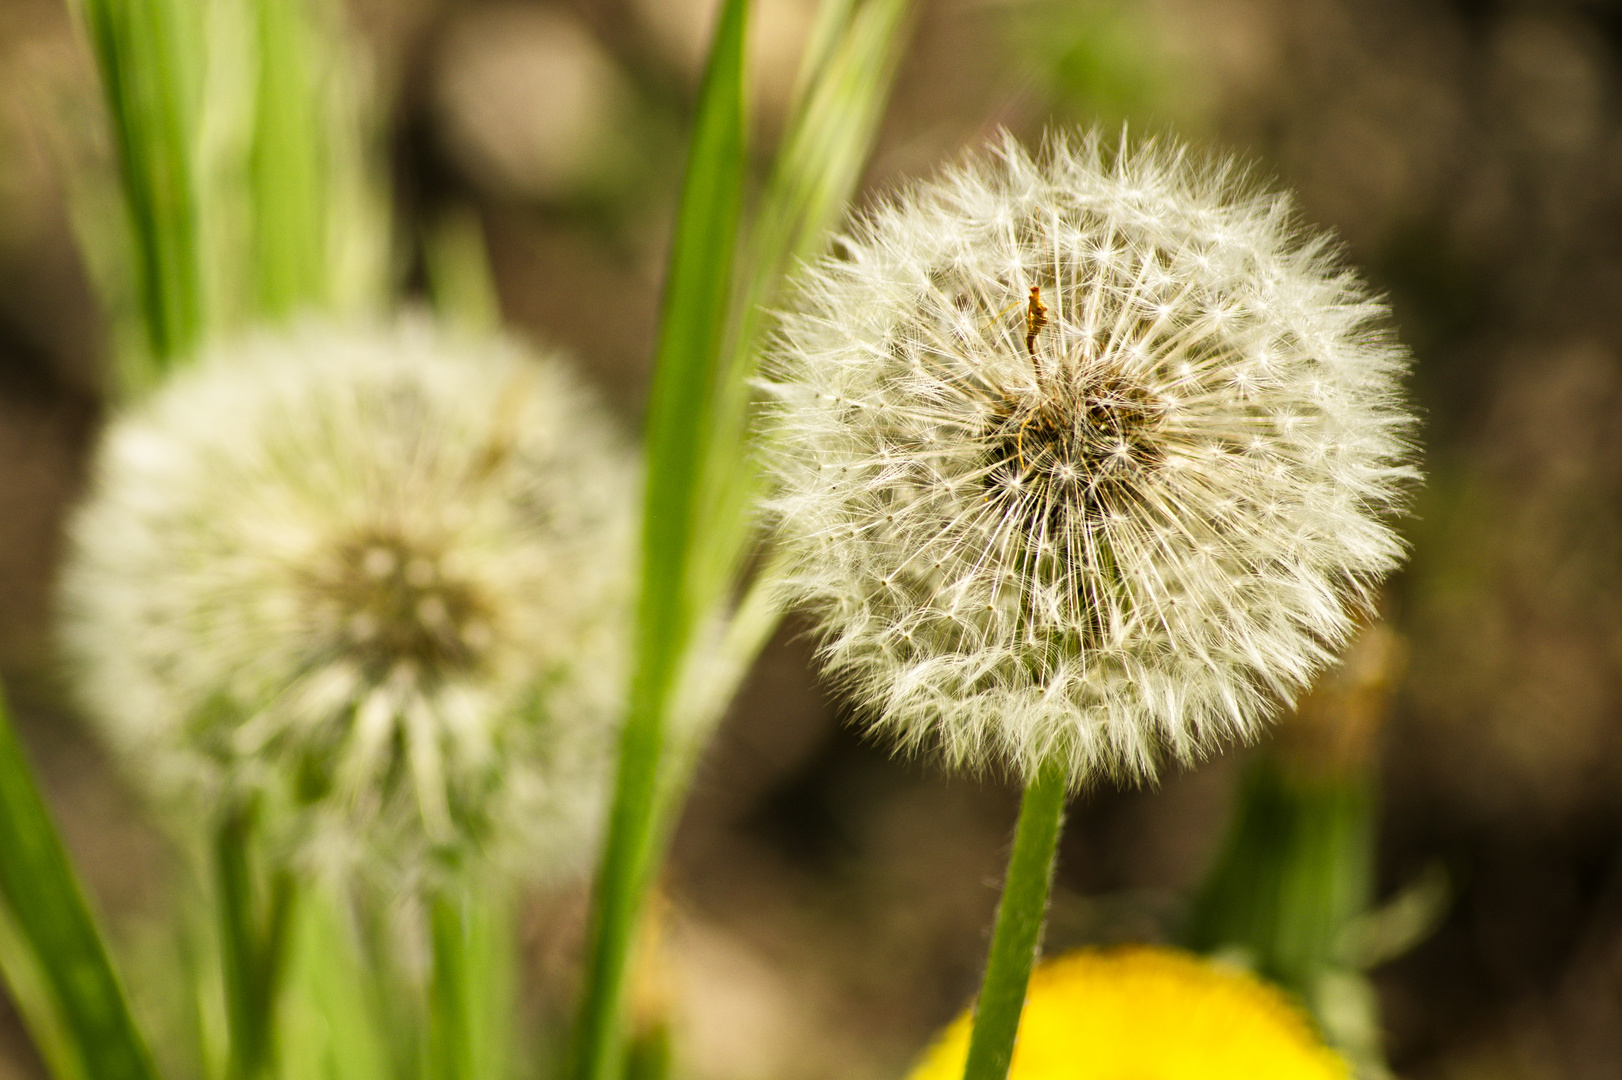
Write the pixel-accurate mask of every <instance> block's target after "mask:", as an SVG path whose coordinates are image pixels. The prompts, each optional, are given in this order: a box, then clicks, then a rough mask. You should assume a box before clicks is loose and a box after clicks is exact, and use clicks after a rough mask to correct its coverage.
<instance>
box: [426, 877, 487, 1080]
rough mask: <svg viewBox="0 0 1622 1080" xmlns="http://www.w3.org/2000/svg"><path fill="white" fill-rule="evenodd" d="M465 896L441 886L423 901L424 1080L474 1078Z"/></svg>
mask: <svg viewBox="0 0 1622 1080" xmlns="http://www.w3.org/2000/svg"><path fill="white" fill-rule="evenodd" d="M468 915H469V913H468V909H467V904H466V902H465V898H464V897H462V896H460V895H457V892H456V891H453V890H452V889H451V888H441V889H439V890H438V891H437V892H436V893H435V894H434V896H433V898H432V900H431V901H430V903H429V913H428V922H429V940H430V941H431V942H432V943H433V972H432V976H431V980H430V982H429V986H428V1070H427V1080H474V1078H475V1076H476V1075H477V1074H476V1073H475V1072H474V1069H473V1018H472V1012H471V1003H470V1002H469V1000H468V992H469V983H470V978H471V972H470V971H469V960H470V957H469V950H468V944H469V942H468V938H469V926H468Z"/></svg>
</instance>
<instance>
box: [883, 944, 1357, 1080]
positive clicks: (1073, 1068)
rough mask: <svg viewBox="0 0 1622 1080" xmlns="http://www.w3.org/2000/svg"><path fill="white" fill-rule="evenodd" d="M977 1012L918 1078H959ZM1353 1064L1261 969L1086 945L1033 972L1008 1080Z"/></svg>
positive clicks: (1241, 1075)
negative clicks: (1316, 1032) (1323, 1040)
mask: <svg viewBox="0 0 1622 1080" xmlns="http://www.w3.org/2000/svg"><path fill="white" fill-rule="evenodd" d="M972 1019H973V1017H972V1014H971V1012H970V1011H967V1010H966V1011H965V1012H964V1013H963V1015H961V1016H959V1017H958V1018H957V1019H956V1020H954V1021H953V1022H952V1024H951V1026H950V1027H948V1028H947V1029H946V1030H945V1032H943V1033H942V1035H941V1037H940V1038H939V1039H938V1040H937V1041H936V1043H935V1045H934V1046H932V1047H930V1049H929V1052H928V1053H927V1054H926V1055H925V1056H924V1059H923V1061H922V1062H920V1063H919V1065H918V1067H917V1068H916V1069H914V1070H913V1072H912V1075H911V1076H910V1077H909V1080H960V1078H961V1077H962V1075H963V1062H964V1058H965V1056H966V1055H967V1053H968V1046H969V1025H970V1023H971V1021H972ZM1349 1075H1350V1073H1349V1072H1348V1070H1347V1067H1346V1063H1345V1062H1344V1061H1342V1060H1341V1059H1340V1058H1339V1057H1337V1056H1336V1055H1335V1054H1334V1053H1333V1052H1332V1051H1330V1050H1329V1049H1327V1048H1326V1047H1325V1046H1324V1045H1323V1044H1322V1043H1321V1042H1319V1041H1318V1039H1317V1038H1316V1036H1315V1035H1314V1034H1313V1031H1312V1028H1311V1026H1310V1025H1309V1024H1308V1022H1307V1020H1306V1018H1305V1017H1304V1016H1303V1015H1301V1013H1300V1012H1299V1011H1297V1010H1296V1009H1295V1007H1294V1006H1292V1005H1291V1004H1290V1003H1289V1002H1288V1001H1287V1000H1286V999H1285V998H1284V996H1283V995H1282V994H1280V993H1279V992H1278V991H1277V990H1275V989H1273V988H1272V987H1270V986H1268V985H1267V984H1265V983H1263V982H1262V981H1261V980H1260V979H1257V978H1256V977H1254V976H1252V975H1249V974H1246V973H1243V972H1239V971H1234V970H1231V969H1226V968H1222V967H1218V966H1217V965H1215V964H1211V963H1209V962H1207V961H1205V960H1201V959H1199V958H1198V957H1195V956H1191V955H1188V954H1186V953H1181V952H1176V951H1174V950H1171V949H1161V948H1148V947H1140V946H1133V947H1128V948H1119V949H1108V950H1096V949H1086V950H1082V951H1080V952H1073V953H1069V954H1067V955H1065V956H1061V957H1059V958H1058V959H1056V960H1052V961H1049V962H1048V963H1045V964H1043V965H1042V966H1041V967H1039V968H1037V969H1036V971H1035V972H1034V973H1033V974H1032V975H1031V988H1030V992H1029V996H1028V997H1027V998H1026V1001H1025V1014H1024V1016H1023V1017H1022V1018H1021V1020H1020V1026H1019V1041H1018V1042H1017V1043H1016V1044H1015V1047H1014V1063H1013V1068H1012V1069H1010V1070H1009V1073H1008V1077H1009V1080H1127V1078H1130V1080H1230V1078H1231V1080H1346V1078H1347V1077H1348V1076H1349Z"/></svg>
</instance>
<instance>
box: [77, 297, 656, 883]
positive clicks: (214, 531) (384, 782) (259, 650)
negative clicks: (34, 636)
mask: <svg viewBox="0 0 1622 1080" xmlns="http://www.w3.org/2000/svg"><path fill="white" fill-rule="evenodd" d="M607 427H608V425H607V422H606V418H605V417H603V416H602V415H600V414H599V412H598V410H597V409H596V408H595V406H594V405H593V404H592V403H591V402H589V401H587V400H586V399H585V396H584V395H583V394H582V392H581V391H580V390H579V389H578V388H577V387H576V386H575V385H574V383H573V381H572V379H571V378H570V377H569V376H568V374H567V372H565V371H564V370H563V368H562V367H561V366H560V365H559V364H558V363H557V362H556V361H552V360H544V361H538V360H536V359H532V358H530V357H528V356H526V355H524V354H523V353H521V352H520V351H519V350H518V349H516V348H515V347H513V346H511V345H508V344H505V343H503V342H500V341H493V340H473V339H460V338H453V337H450V336H446V335H444V334H441V333H440V332H438V331H435V330H434V329H432V328H431V327H430V326H429V325H428V324H426V323H406V324H402V325H401V326H399V327H396V328H394V329H391V330H387V331H382V332H378V333H363V332H359V331H337V330H333V329H329V328H323V327H319V326H310V327H305V328H303V329H302V330H301V331H299V332H297V333H295V334H293V335H292V336H289V337H285V338H271V337H265V338H259V339H254V340H250V341H246V342H244V343H241V344H238V345H234V346H230V347H227V348H224V349H222V350H220V351H219V352H218V354H217V355H214V356H212V357H209V358H206V359H205V360H204V361H203V362H202V363H201V364H200V365H199V369H198V370H195V371H193V372H189V373H186V374H184V375H181V376H179V377H177V378H176V379H174V380H173V382H172V383H171V384H170V385H169V386H168V387H167V388H166V389H165V390H164V391H163V392H162V393H160V394H159V395H157V396H156V397H155V398H154V399H153V400H151V401H149V402H147V403H146V404H145V405H143V406H141V407H139V408H137V409H136V410H135V411H133V412H132V413H131V414H130V415H128V416H126V417H125V418H123V419H122V420H120V421H118V422H117V423H116V424H114V425H113V427H112V428H111V429H110V430H109V432H108V433H107V435H106V438H105V442H104V445H103V447H102V450H101V453H100V457H99V460H98V462H97V465H96V471H95V476H94V481H93V487H92V494H91V497H90V499H89V501H88V502H87V504H86V505H85V506H84V508H83V509H82V510H81V512H80V513H79V516H78V518H77V520H76V522H75V524H74V528H73V538H74V545H75V555H74V558H73V559H72V561H71V563H70V565H69V568H68V570H67V572H66V577H65V582H64V596H65V605H64V606H65V614H66V619H65V630H64V636H65V643H66V645H67V647H68V652H69V653H70V655H71V657H72V658H73V659H74V660H75V661H76V662H77V664H78V667H79V669H80V670H79V673H78V674H79V678H80V682H81V685H82V686H83V687H84V696H85V699H86V703H87V706H88V707H89V708H90V710H91V711H92V713H93V714H94V715H95V717H96V718H97V719H98V720H99V721H100V723H101V724H102V725H103V727H104V728H105V730H106V732H107V733H108V735H109V736H110V737H111V739H112V740H113V741H114V742H115V743H116V744H117V745H118V746H119V747H120V748H121V749H123V750H126V751H128V753H129V754H130V761H131V762H132V763H133V764H134V765H136V766H137V767H139V768H140V769H141V771H142V773H143V775H144V776H147V777H148V778H150V779H152V780H154V781H155V782H156V784H157V786H158V787H159V788H162V789H167V790H174V789H176V788H177V787H178V788H182V789H189V790H195V789H196V788H197V787H198V786H199V785H200V786H202V787H204V788H206V789H212V790H214V791H215V792H216V793H222V792H223V789H232V790H238V791H242V790H270V789H274V790H278V791H280V792H282V793H283V794H284V795H285V797H286V799H287V800H289V801H290V802H291V804H293V805H294V806H296V807H298V809H299V813H298V814H297V815H295V816H296V817H297V818H298V819H299V820H300V821H301V825H300V829H299V832H300V834H301V840H302V842H304V843H305V844H306V851H307V853H308V854H309V855H310V856H311V857H312V858H315V859H316V860H318V861H321V862H337V863H339V864H343V863H345V862H347V861H351V860H353V859H355V858H358V857H359V855H360V853H361V852H362V851H363V850H367V849H370V848H374V847H375V848H378V849H379V850H383V851H386V852H388V853H389V854H390V856H391V857H396V858H403V859H405V860H407V861H408V862H409V861H410V860H411V859H413V858H414V857H415V856H416V855H420V854H422V853H425V852H429V851H434V850H440V849H447V848H449V849H453V850H460V849H465V848H466V847H467V846H468V845H476V846H486V847H499V846H501V844H502V843H504V842H507V841H513V842H515V843H516V847H518V848H521V849H523V853H524V857H525V859H526V861H531V860H534V861H538V862H539V863H540V864H542V865H545V864H547V863H548V862H553V863H554V864H556V863H561V862H563V861H566V858H567V856H568V855H569V854H570V853H572V852H574V851H577V850H578V849H579V848H580V847H581V846H582V845H583V844H584V841H585V839H586V837H585V836H584V835H583V832H582V830H583V828H584V827H586V826H587V825H589V824H590V822H591V819H592V817H593V814H594V811H593V806H594V804H595V802H596V801H597V797H598V794H599V790H600V786H601V783H602V781H603V773H604V767H605V762H606V754H607V747H608V742H609V739H608V730H607V728H608V724H609V722H610V720H611V718H612V716H613V713H614V704H615V703H614V695H615V691H616V689H617V684H618V683H619V681H620V680H619V677H618V676H619V664H620V660H619V656H620V653H621V651H622V649H621V646H622V641H621V632H622V629H623V627H622V619H623V608H624V603H625V599H626V596H627V595H628V593H627V589H628V586H627V581H626V576H627V568H628V566H629V544H630V539H631V528H630V524H631V522H630V518H631V509H630V508H631V507H632V506H633V498H634V495H633V483H632V471H633V470H632V467H631V464H630V460H629V457H628V455H627V453H626V451H625V450H624V449H623V448H622V447H621V446H620V445H619V443H618V442H617V440H616V438H615V436H614V434H613V433H612V432H611V431H609V430H607ZM537 847H540V848H543V849H545V852H546V854H545V855H544V856H542V857H539V858H538V859H537V856H536V848H537Z"/></svg>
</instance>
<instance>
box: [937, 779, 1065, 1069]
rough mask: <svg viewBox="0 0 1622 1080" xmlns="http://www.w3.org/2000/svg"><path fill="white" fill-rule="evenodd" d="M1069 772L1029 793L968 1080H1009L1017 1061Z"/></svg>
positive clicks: (978, 1009) (977, 1014)
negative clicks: (1018, 1038) (1018, 1039)
mask: <svg viewBox="0 0 1622 1080" xmlns="http://www.w3.org/2000/svg"><path fill="white" fill-rule="evenodd" d="M1066 794H1067V781H1066V777H1065V771H1064V768H1063V767H1062V766H1060V765H1059V764H1058V763H1056V762H1051V761H1050V762H1048V763H1047V764H1046V765H1044V766H1043V767H1042V769H1041V771H1040V772H1039V773H1038V774H1037V776H1036V778H1035V779H1034V780H1032V781H1031V783H1030V785H1029V786H1028V787H1026V789H1025V796H1024V799H1023V800H1022V801H1021V803H1020V808H1019V825H1018V827H1017V828H1016V830H1015V832H1014V851H1013V854H1012V855H1010V856H1009V858H1008V877H1007V879H1006V880H1004V882H1003V891H1002V900H1001V901H1000V902H999V903H998V904H997V924H996V929H995V930H993V931H992V935H991V952H990V953H989V955H988V956H987V957H986V974H985V980H984V981H983V982H982V983H981V984H980V998H979V1001H978V1003H977V1004H976V1006H975V1010H974V1029H973V1032H972V1034H971V1035H970V1037H969V1058H968V1062H967V1064H966V1065H965V1066H964V1069H963V1080H1005V1078H1006V1077H1007V1076H1008V1066H1009V1063H1010V1062H1011V1061H1012V1060H1013V1057H1014V1037H1015V1036H1016V1035H1017V1034H1018V1033H1019V1016H1020V1012H1021V1011H1022V1010H1023V1009H1024V1008H1025V988H1026V986H1027V985H1028V984H1029V983H1030V981H1031V967H1032V966H1033V965H1034V964H1035V963H1036V952H1037V949H1038V948H1039V947H1040V946H1041V941H1042V924H1043V921H1044V920H1045V919H1046V917H1047V910H1048V890H1049V888H1050V886H1051V885H1052V884H1053V862H1054V856H1055V854H1056V853H1057V851H1058V846H1059V832H1060V827H1061V826H1062V825H1063V823H1064V804H1065V796H1066Z"/></svg>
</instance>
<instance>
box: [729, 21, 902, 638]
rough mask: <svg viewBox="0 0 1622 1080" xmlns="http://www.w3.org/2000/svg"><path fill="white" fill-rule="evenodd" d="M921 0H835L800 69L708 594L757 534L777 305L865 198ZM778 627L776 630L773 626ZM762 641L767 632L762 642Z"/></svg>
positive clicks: (751, 262) (751, 252)
mask: <svg viewBox="0 0 1622 1080" xmlns="http://www.w3.org/2000/svg"><path fill="white" fill-rule="evenodd" d="M911 12H912V0H865V2H863V3H861V4H859V5H858V4H856V3H855V2H854V0H825V3H824V4H823V5H822V7H821V8H820V9H819V12H818V21H817V24H816V25H814V26H813V30H812V35H811V39H810V43H809V44H808V46H807V50H806V55H805V59H804V61H803V63H802V65H801V71H800V75H799V87H800V91H799V95H798V97H797V99H796V104H795V108H794V112H793V115H792V117H791V120H790V123H789V125H788V128H787V130H786V133H785V135H784V139H783V144H782V146H781V148H780V149H779V151H778V154H777V158H776V161H775V162H774V165H773V168H772V172H771V175H770V177H769V179H768V180H767V183H766V188H765V191H764V192H763V194H762V197H761V202H760V207H759V211H758V213H757V215H756V217H755V222H754V227H753V228H752V229H751V231H750V235H749V239H748V243H747V246H746V249H745V272H744V273H743V274H742V275H740V281H739V290H740V294H739V296H738V307H737V311H738V320H739V328H738V331H737V332H736V333H735V334H734V335H733V337H732V344H731V348H730V350H729V352H728V355H727V360H726V368H725V375H724V376H723V378H722V380H721V393H722V398H721V401H720V404H719V405H718V406H717V410H716V437H715V439H714V440H713V443H712V446H713V450H714V457H713V460H712V462H711V467H710V470H709V475H708V477H707V481H708V484H709V488H708V505H710V506H711V507H712V509H711V511H710V513H708V514H707V515H706V520H707V521H709V522H710V523H711V528H710V532H711V535H710V537H709V538H708V540H707V541H706V543H705V544H704V545H703V552H704V553H705V554H706V555H707V556H708V562H707V565H706V568H705V571H704V573H703V577H702V580H703V582H704V583H705V584H704V587H703V590H702V595H703V597H704V599H705V601H706V602H707V603H708V604H710V605H714V604H718V603H725V602H726V601H727V600H728V599H730V596H729V594H730V591H731V588H732V583H733V582H734V581H735V580H736V578H737V574H738V570H739V567H740V564H741V562H742V560H743V559H744V558H745V556H746V555H747V554H748V550H749V546H750V543H751V541H752V539H753V519H752V516H751V514H750V508H751V506H752V505H753V504H754V502H755V499H756V496H757V495H758V494H759V470H758V469H757V468H756V467H755V462H754V461H753V459H752V456H751V455H750V454H749V453H747V452H746V451H745V435H746V429H747V426H748V422H749V404H750V390H749V387H750V380H751V379H753V378H754V375H755V373H756V371H757V369H758V366H759V359H760V354H761V348H762V344H763V341H764V338H765V334H766V332H767V331H768V330H769V328H770V321H771V307H772V305H774V304H775V303H777V302H778V300H779V299H780V297H781V294H782V289H783V286H784V283H785V280H786V277H787V275H788V273H789V272H790V271H791V270H792V268H793V267H794V265H795V264H796V263H799V262H802V261H804V260H807V259H811V258H815V257H816V256H818V255H820V254H821V253H822V251H823V249H824V247H825V245H826V244H827V242H828V236H829V234H830V232H831V230H832V229H833V228H834V227H835V226H837V225H838V224H839V220H840V218H841V217H842V216H843V214H844V212H845V207H846V205H847V204H848V203H849V202H850V199H851V197H852V196H853V195H854V194H855V191H856V185H857V184H858V183H859V182H860V180H861V176H862V169H863V168H864V166H865V165H866V163H867V160H868V157H869V155H870V154H871V153H872V149H873V141H874V137H875V136H876V134H877V131H878V125H879V121H880V120H881V119H882V118H883V115H884V107H885V103H886V102H887V101H888V99H889V93H890V87H891V84H892V83H893V82H894V76H895V69H896V66H897V64H898V62H899V59H900V56H901V52H902V46H903V44H904V43H905V41H906V37H907V35H906V33H905V30H906V28H907V27H908V24H909V21H910V18H909V17H910V15H911ZM769 632H770V628H769V627H768V628H767V633H769ZM762 641H764V637H763V638H762Z"/></svg>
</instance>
